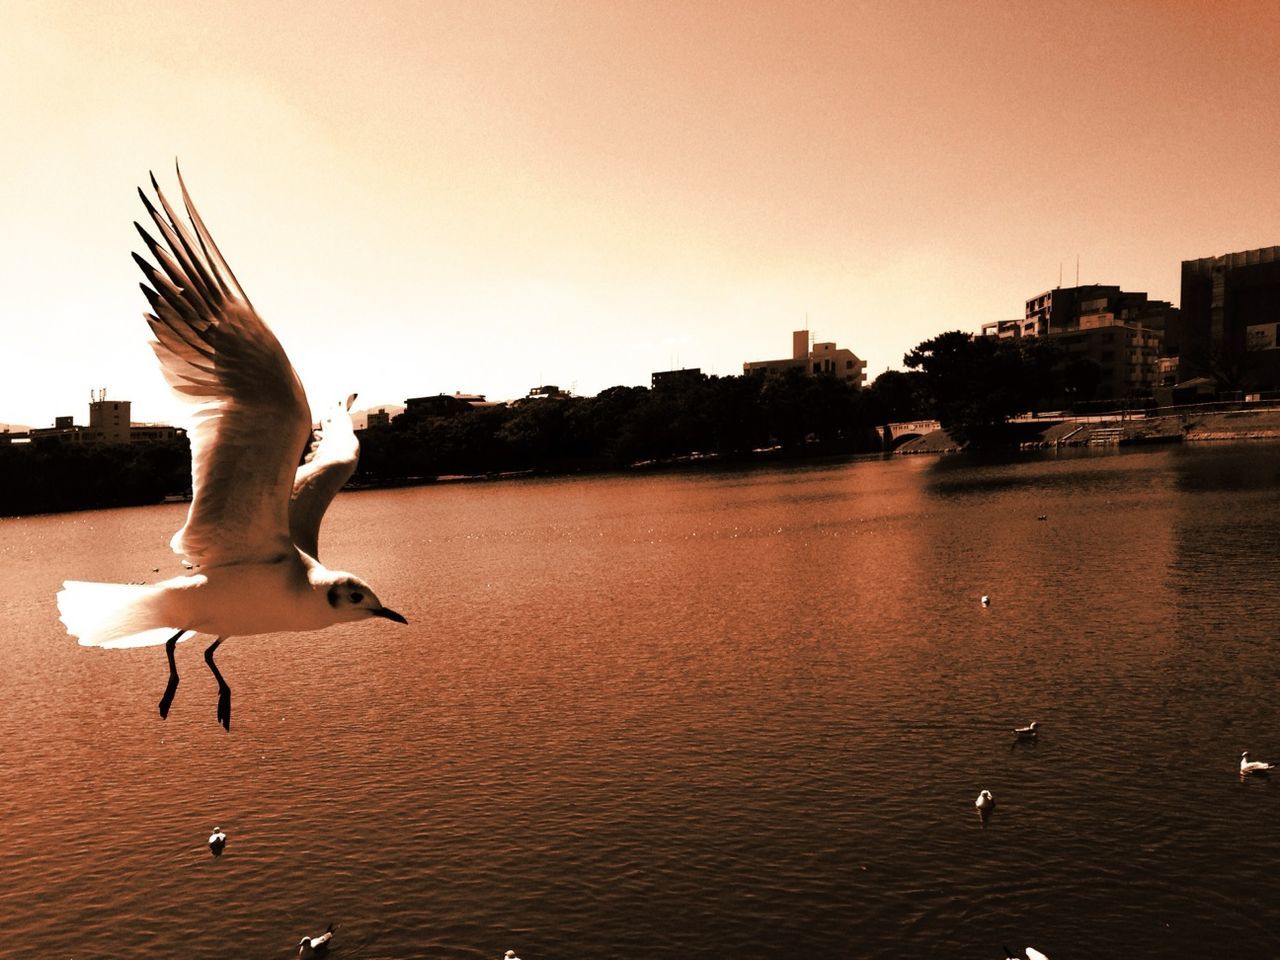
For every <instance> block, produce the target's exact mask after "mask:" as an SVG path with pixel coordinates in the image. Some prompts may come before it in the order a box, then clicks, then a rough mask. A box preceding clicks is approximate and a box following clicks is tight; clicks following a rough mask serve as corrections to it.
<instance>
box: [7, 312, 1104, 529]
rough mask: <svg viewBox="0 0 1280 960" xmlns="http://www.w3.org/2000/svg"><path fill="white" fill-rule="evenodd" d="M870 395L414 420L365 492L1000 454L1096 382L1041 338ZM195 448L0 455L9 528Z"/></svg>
mask: <svg viewBox="0 0 1280 960" xmlns="http://www.w3.org/2000/svg"><path fill="white" fill-rule="evenodd" d="M904 362H905V364H906V366H907V368H908V369H907V370H906V371H899V370H889V371H886V372H885V373H883V374H881V375H880V376H879V377H877V378H876V380H875V381H874V382H873V383H872V384H871V385H870V386H868V387H866V388H865V389H861V390H859V389H857V388H855V387H853V386H851V385H850V384H848V383H845V382H843V381H841V380H837V379H835V378H834V377H825V376H807V375H806V374H805V373H803V372H802V371H799V370H791V371H788V372H786V373H784V374H782V375H768V376H762V375H756V374H753V375H743V376H731V377H696V378H695V377H690V378H688V379H683V380H680V379H677V380H674V381H668V382H666V383H664V384H663V385H662V386H660V387H658V388H656V389H652V390H651V389H649V388H647V387H610V388H609V389H607V390H604V391H602V392H601V393H600V394H599V395H597V396H594V397H569V398H544V399H536V400H526V401H521V402H518V403H515V404H512V405H509V406H494V407H481V408H477V409H459V410H457V411H455V412H454V413H452V414H449V415H441V416H422V415H416V416H415V415H413V414H409V413H405V414H402V415H401V416H399V417H396V418H395V420H393V421H392V422H391V424H390V425H389V426H385V427H375V428H372V429H369V430H365V431H362V433H361V452H360V464H359V467H358V468H357V472H356V480H357V482H363V483H367V484H378V483H394V482H396V481H402V480H417V479H429V478H433V477H440V476H449V475H463V476H475V475H485V474H494V473H505V472H513V471H536V472H541V473H564V472H579V471H596V470H616V469H624V468H627V467H630V466H633V465H636V464H646V463H667V462H672V461H677V460H680V459H682V458H688V457H693V456H697V455H714V456H717V457H720V458H727V459H735V458H747V457H752V456H756V455H758V454H759V452H760V451H763V450H769V451H772V452H776V453H777V454H780V455H782V456H810V455H828V454H853V453H866V452H873V451H879V450H881V449H882V442H881V438H882V436H883V430H882V429H881V428H883V427H884V426H885V425H886V424H889V423H893V422H898V421H908V420H917V419H922V418H931V419H932V418H936V419H937V420H938V421H939V422H941V424H942V425H943V426H944V427H945V428H946V429H947V431H948V433H950V434H951V436H952V437H953V439H955V440H957V441H959V442H961V443H965V444H969V445H972V446H984V445H993V444H999V443H1002V442H1005V441H1006V440H1007V434H1005V433H1003V432H1002V428H1003V426H1004V425H1005V423H1006V422H1007V421H1008V419H1009V418H1010V417H1012V416H1014V415H1015V414H1018V413H1022V412H1024V411H1035V410H1039V409H1043V408H1045V407H1046V405H1049V404H1052V405H1054V406H1058V405H1068V404H1070V403H1072V402H1075V401H1083V400H1088V399H1090V398H1091V397H1092V395H1093V392H1094V390H1095V389H1096V387H1097V384H1098V369H1097V367H1096V365H1094V364H1090V363H1089V362H1087V361H1080V360H1075V359H1071V358H1068V357H1066V356H1065V355H1064V354H1063V353H1062V352H1061V351H1060V350H1058V349H1057V348H1056V347H1055V346H1054V345H1053V344H1051V343H1049V342H1046V341H1043V340H1042V339H1039V338H1024V339H1009V340H1001V339H998V338H994V337H975V336H974V335H973V334H969V333H964V332H962V331H958V330H957V331H951V332H948V333H942V334H939V335H938V336H936V337H933V338H932V339H929V340H926V341H924V342H923V343H921V344H920V345H919V346H917V347H916V348H915V349H914V350H912V351H911V352H910V353H908V354H907V355H906V356H905V357H904ZM190 463H191V461H190V449H189V446H188V444H187V442H186V441H185V440H178V441H173V442H169V443H154V444H125V445H80V444H64V443H58V442H56V441H51V440H50V441H43V442H36V443H29V444H11V445H0V515H3V514H9V515H12V514H23V513H41V512H52V511H58V510H75V509H84V508H92V507H110V506H124V505H131V504H143V503H155V502H158V501H160V500H162V499H163V498H164V497H165V496H167V495H173V494H182V493H186V492H189V491H190V484H191V479H190Z"/></svg>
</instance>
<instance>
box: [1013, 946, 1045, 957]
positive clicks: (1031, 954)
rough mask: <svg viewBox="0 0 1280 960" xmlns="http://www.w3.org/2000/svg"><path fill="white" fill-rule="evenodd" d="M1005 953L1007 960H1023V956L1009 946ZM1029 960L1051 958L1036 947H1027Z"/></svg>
mask: <svg viewBox="0 0 1280 960" xmlns="http://www.w3.org/2000/svg"><path fill="white" fill-rule="evenodd" d="M1004 955H1005V960H1021V958H1020V957H1019V956H1018V955H1017V954H1016V953H1014V952H1013V951H1012V950H1010V949H1009V948H1008V947H1005V948H1004ZM1027 960H1049V958H1048V957H1046V956H1045V955H1044V954H1043V953H1041V952H1040V951H1039V950H1037V949H1036V948H1035V947H1027Z"/></svg>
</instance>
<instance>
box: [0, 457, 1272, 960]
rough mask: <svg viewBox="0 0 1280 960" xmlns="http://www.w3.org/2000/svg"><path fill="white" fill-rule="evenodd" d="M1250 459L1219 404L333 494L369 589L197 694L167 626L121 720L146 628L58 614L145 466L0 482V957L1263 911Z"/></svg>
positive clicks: (1178, 931) (854, 939)
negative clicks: (1020, 442) (884, 457)
mask: <svg viewBox="0 0 1280 960" xmlns="http://www.w3.org/2000/svg"><path fill="white" fill-rule="evenodd" d="M1278 495H1280V445H1243V444H1241V445H1215V446H1206V445H1200V446H1197V447H1194V448H1193V447H1192V446H1190V445H1185V446H1181V445H1180V446H1177V447H1166V448H1159V449H1151V450H1142V451H1135V452H1128V451H1124V452H1121V451H1115V450H1111V451H1104V452H1088V451H1084V452H1070V453H1064V454H1060V455H1053V454H1026V455H1019V456H1017V457H1006V458H1000V459H993V460H989V461H977V460H974V459H971V458H967V457H959V456H957V457H947V458H924V457H920V458H897V459H894V460H890V461H885V462H878V461H870V462H866V461H864V462H852V463H821V464H809V465H788V466H770V467H766V468H756V469H741V470H730V469H725V470H707V471H698V472H674V473H661V474H657V473H655V474H648V475H637V476H620V477H596V478H589V479H553V480H519V481H509V482H507V481H504V482H493V483H483V484H453V485H439V486H431V487H419V488H412V489H398V490H380V491H368V492H358V493H347V494H343V495H341V496H339V498H338V499H337V500H336V501H335V503H334V505H333V507H332V508H331V511H330V516H329V517H328V520H327V522H326V526H325V528H324V531H323V534H322V538H321V550H322V555H323V557H324V559H325V560H326V561H327V562H328V563H329V564H330V565H331V566H338V567H344V568H346V569H349V570H352V571H354V572H356V573H358V574H359V575H361V576H362V577H363V578H365V579H366V580H367V581H369V583H370V584H372V586H373V587H374V589H375V590H376V591H377V593H378V595H379V596H380V597H381V599H382V600H383V602H384V603H386V604H387V605H388V606H390V607H393V608H395V609H397V610H399V611H400V612H402V613H403V614H405V615H406V616H407V617H408V618H409V620H410V625H409V626H407V627H402V626H399V625H397V624H393V623H389V622H386V621H381V620H379V621H375V622H370V623H365V624H360V625H349V626H341V627H334V628H330V629H328V630H325V631H321V632H316V633H309V634H293V635H272V636H265V637H256V638H243V639H231V640H229V641H227V642H226V643H225V644H224V645H223V646H222V648H221V650H220V651H219V665H220V667H221V669H222V671H223V673H224V674H225V675H226V677H227V679H228V681H229V683H230V684H231V687H232V689H233V691H234V697H235V700H234V704H235V713H234V723H233V726H232V730H231V732H230V733H229V734H228V733H225V732H224V731H223V730H222V728H221V727H219V726H218V725H217V723H216V721H215V717H214V707H215V703H216V687H215V685H214V681H213V679H212V678H211V676H210V675H209V673H208V671H207V670H206V669H205V667H204V664H203V662H202V661H201V658H200V652H201V650H202V648H203V646H204V640H203V639H201V640H198V641H195V642H189V643H183V644H180V645H179V647H178V655H179V657H178V661H179V669H180V670H181V672H182V675H183V682H182V685H181V687H180V688H179V691H178V694H177V698H176V700H175V703H174V707H173V711H172V713H171V714H170V716H169V718H168V720H165V721H161V720H160V718H159V717H158V715H157V713H156V702H157V701H158V700H159V697H160V694H161V693H162V692H163V689H164V683H165V679H166V676H167V668H166V666H165V662H164V655H163V651H162V650H160V649H159V648H148V649H142V650H127V651H102V650H95V649H85V648H80V647H78V646H77V645H76V643H75V642H74V641H73V640H71V639H69V638H68V637H67V636H66V634H65V632H64V631H63V629H62V627H61V625H60V624H59V623H58V620H57V611H56V608H55V604H54V594H55V593H56V591H57V589H58V587H59V584H60V582H61V581H62V580H64V579H86V580H118V581H135V580H153V579H159V578H161V577H162V576H168V575H172V574H176V573H178V572H180V569H179V568H178V567H177V564H176V558H174V557H173V555H172V554H171V553H169V551H168V548H167V542H168V538H169V537H170V535H171V534H172V533H173V531H174V530H175V529H176V528H177V527H178V526H180V524H181V521H182V516H183V513H184V511H185V509H186V507H185V505H163V506H157V507H148V508H137V509H121V510H110V511H98V512H90V513H78V514H65V515H59V516H44V517H27V518H17V519H7V520H0V572H2V573H3V580H4V586H5V589H4V590H3V591H0V612H3V614H4V624H5V627H4V631H3V641H2V642H0V676H2V677H3V681H0V682H2V684H3V686H2V687H0V690H3V696H2V697H0V736H2V737H3V740H2V742H3V744H4V747H3V753H2V754H0V815H2V819H0V823H3V824H4V827H5V829H4V836H3V838H2V839H0V956H5V957H10V956H12V957H23V958H45V957H48V958H68V957H70V958H75V960H95V958H141V957H177V956H181V957H184V958H221V957H228V958H232V957H234V958H281V960H283V958H286V957H292V956H296V954H297V947H298V940H299V938H300V937H301V936H302V935H303V934H308V933H309V934H318V933H319V932H320V931H321V930H323V929H324V928H325V926H326V925H327V924H328V923H330V922H333V923H336V924H338V932H337V938H336V939H335V948H334V950H333V951H332V952H331V954H330V956H333V957H334V958H335V960H342V958H355V957H360V958H362V960H378V958H419V957H421V958H439V960H448V958H492V960H496V958H498V957H500V956H501V955H502V953H503V951H504V950H506V949H508V948H512V949H515V950H516V952H517V953H518V954H519V955H520V956H521V957H522V958H523V960H575V958H583V960H585V958H589V957H601V956H617V957H637V958H639V957H644V958H673V960H676V958H679V960H693V958H701V957H708V958H709V957H722V956H734V957H744V958H815V960H816V958H827V957H833V956H840V957H849V958H854V960H857V958H895V960H897V958H913V957H919V958H964V957H973V958H992V960H998V958H1000V957H1002V956H1003V954H1002V953H1001V952H1000V945H1001V944H1004V943H1008V944H1010V945H1011V946H1014V947H1016V948H1019V949H1020V948H1021V947H1022V946H1024V945H1026V944H1030V945H1032V946H1035V947H1037V948H1038V949H1040V950H1042V951H1044V952H1046V953H1047V954H1048V955H1049V956H1050V957H1053V958H1054V960H1069V958H1112V957H1122V956H1133V957H1142V958H1189V957H1190V958H1208V957H1223V956H1227V955H1228V954H1230V953H1232V951H1237V952H1238V954H1239V955H1242V956H1259V957H1266V956H1280V870H1278V869H1277V868H1276V864H1277V862H1280V776H1276V777H1273V778H1270V779H1268V778H1265V777H1258V778H1252V779H1249V780H1243V781H1242V780H1241V779H1240V778H1239V776H1238V775H1237V766H1238V762H1239V756H1240V752H1241V751H1242V750H1246V749H1247V750H1249V751H1250V752H1251V754H1252V755H1253V756H1255V757H1257V758H1261V759H1275V760H1280V724H1278V723H1277V700H1278V699H1280V657H1278V656H1277V647H1278V644H1280V640H1278V637H1277V633H1278V630H1280V589H1277V585H1280V511H1277V502H1278ZM157 567H158V568H160V572H154V568H157ZM984 594H986V595H989V596H990V598H991V604H990V606H987V607H984V606H983V605H982V604H981V603H980V602H979V598H980V597H981V596H982V595H984ZM1031 720H1038V721H1040V723H1041V735H1040V737H1039V739H1038V741H1037V742H1035V743H1029V744H1017V743H1015V742H1014V739H1013V736H1012V733H1011V728H1012V727H1013V726H1015V725H1021V724H1025V723H1027V722H1029V721H1031ZM984 788H985V789H989V790H991V791H992V793H993V794H994V795H995V798H996V801H997V805H996V808H995V811H994V814H993V815H992V816H991V817H990V818H989V819H988V820H986V821H985V822H984V821H983V820H982V819H981V818H979V817H978V816H977V814H976V811H975V808H974V798H975V797H976V796H977V794H978V792H979V790H981V789H984ZM214 826H220V827H222V828H223V829H224V830H225V831H226V832H227V833H228V835H229V841H228V844H227V847H226V851H225V853H224V854H223V855H222V856H221V857H220V858H217V859H215V858H213V857H212V856H211V855H210V852H209V850H208V848H207V847H206V846H205V838H206V837H207V836H208V834H209V833H210V831H211V830H212V829H213V827H214Z"/></svg>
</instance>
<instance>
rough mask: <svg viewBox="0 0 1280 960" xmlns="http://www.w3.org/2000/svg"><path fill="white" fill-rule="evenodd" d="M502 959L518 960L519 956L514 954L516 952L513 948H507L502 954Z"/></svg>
mask: <svg viewBox="0 0 1280 960" xmlns="http://www.w3.org/2000/svg"><path fill="white" fill-rule="evenodd" d="M502 960H520V958H519V957H517V956H516V952H515V951H514V950H508V951H507V952H506V953H504V954H503V955H502Z"/></svg>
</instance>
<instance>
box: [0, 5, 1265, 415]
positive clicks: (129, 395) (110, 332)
mask: <svg viewBox="0 0 1280 960" xmlns="http://www.w3.org/2000/svg"><path fill="white" fill-rule="evenodd" d="M1215 6H1216V5H1215ZM0 37H2V38H3V39H0V50H2V51H3V54H4V55H3V56H0V88H2V89H3V90H4V91H5V95H4V106H3V109H0V140H2V141H3V143H4V148H3V150H0V323H2V324H3V334H2V336H0V421H3V422H16V423H25V424H32V425H37V426H40V425H47V424H49V423H51V422H52V420H53V417H54V416H55V415H58V414H74V415H75V417H76V420H77V422H85V418H86V414H87V408H86V404H87V402H88V399H89V391H90V390H91V389H94V388H106V389H107V391H108V397H109V398H116V399H131V400H133V402H134V406H133V414H134V419H135V420H165V419H171V418H175V417H178V416H179V415H180V412H181V411H180V405H178V404H176V403H174V402H173V401H172V400H171V399H170V397H169V395H168V391H167V388H166V387H165V386H164V383H163V381H162V379H161V377H160V375H159V372H158V369H157V365H156V363H155V360H154V358H153V356H152V354H151V351H150V350H149V348H148V347H147V340H148V339H149V331H148V330H147V328H146V325H145V323H144V322H143V320H142V318H141V313H142V311H143V309H144V308H145V306H146V304H145V301H144V299H143V297H142V294H141V293H140V292H139V290H138V288H137V281H138V280H139V279H140V275H139V274H138V271H137V269H136V268H135V267H134V265H133V264H132V262H131V261H130V259H129V253H130V251H133V250H137V249H139V248H140V243H139V241H138V239H137V236H136V234H135V233H134V230H133V227H132V221H133V220H134V219H141V218H142V216H143V210H142V207H141V204H140V202H139V201H138V199H137V196H136V194H135V192H134V188H135V187H136V186H139V185H141V184H143V183H144V182H145V181H146V176H147V172H148V171H149V170H154V171H155V172H156V175H157V177H158V178H159V180H160V182H161V185H162V187H166V188H168V187H173V192H174V193H175V194H176V192H177V191H176V179H175V177H174V173H173V163H174V158H175V157H177V158H179V159H180V161H181V163H182V169H183V174H184V176H185V178H186V180H187V184H188V186H189V188H190V189H191V192H192V195H193V198H194V199H195V201H196V203H197V205H198V206H199V208H200V211H201V214H202V216H203V217H204V219H205V221H206V223H207V224H208V225H209V227H210V229H211V231H212V232H213V235H214V237H215V238H216V239H217V241H218V243H219V245H220V246H221V248H222V250H223V252H224V254H225V255H226V256H227V259H228V261H229V262H230V263H231V265H232V267H233V269H234V270H235V271H236V273H237V275H238V276H239V278H240V281H241V283H242V284H243V286H244V288H245V289H246V291H247V292H248V294H249V296H250V297H251V298H252V299H253V301H254V304H255V306H256V307H257V308H258V310H259V312H260V313H261V314H262V315H263V317H264V318H265V319H266V321H267V322H268V324H270V325H271V326H272V328H273V329H274V330H275V332H276V334H277V335H278V336H279V338H280V340H281V342H282V343H283V344H284V346H285V349H286V350H287V351H288V352H289V355H290V357H291V359H292V360H293V363H294V365H295V367H296V368H297V369H298V371H299V373H300V375H301V377H302V379H303V382H304V383H305V384H306V385H307V389H308V392H309V394H310V396H311V401H312V405H313V408H315V407H317V406H319V405H320V404H321V403H328V402H329V401H330V399H333V398H337V397H339V396H345V395H346V394H347V393H349V392H351V391H353V390H354V391H359V392H360V394H361V402H360V405H361V406H364V405H366V404H368V403H378V402H401V401H403V400H404V398H406V397H410V396H420V395H424V394H433V393H441V392H444V393H452V392H453V391H462V392H476V393H484V394H487V395H488V396H489V397H490V398H491V399H510V398H512V397H516V396H519V395H522V394H524V393H526V392H527V391H528V389H529V388H530V387H532V386H535V385H537V384H539V383H555V384H559V385H560V386H562V387H566V388H572V389H573V390H574V391H575V392H577V393H579V394H583V395H591V394H594V393H596V392H598V391H599V390H601V389H603V388H605V387H608V386H612V385H615V384H645V385H647V384H648V382H649V375H650V373H651V372H652V371H655V370H663V369H669V368H671V367H675V366H697V367H701V368H702V369H703V370H704V371H705V372H708V373H714V374H721V375H724V374H740V373H741V372H742V363H743V361H745V360H760V359H770V358H774V357H781V356H786V355H787V354H788V353H789V350H790V343H791V338H790V334H791V331H792V330H795V329H800V328H802V327H804V326H805V325H806V322H807V325H808V327H809V328H810V330H811V331H812V332H813V334H814V336H815V337H816V338H817V339H819V340H834V341H836V342H837V343H838V344H839V345H840V346H845V347H849V348H850V349H852V350H853V351H854V352H855V353H856V354H858V355H859V356H860V357H862V358H863V359H865V360H866V361H867V363H868V369H867V372H868V377H869V378H874V376H875V375H876V374H878V373H880V372H882V371H884V370H885V369H886V368H888V367H900V366H901V363H902V355H903V353H904V352H905V351H907V350H909V349H910V348H911V347H912V346H914V345H915V344H916V343H918V342H919V341H921V340H922V339H925V338H927V337H929V336H932V335H933V334H935V333H938V332H940V331H943V330H947V329H955V328H960V329H966V330H973V331H976V330H977V329H978V328H979V327H980V326H981V325H982V324H983V323H985V322H988V321H992V320H1000V319H1007V318H1010V317H1016V316H1021V315H1022V310H1023V301H1024V300H1025V299H1027V298H1028V297H1030V296H1032V295H1034V294H1036V293H1038V292H1041V291H1043V290H1046V289H1048V288H1050V287H1053V286H1055V285H1056V284H1057V283H1058V280H1059V271H1060V270H1061V276H1062V279H1063V281H1064V283H1065V284H1066V285H1071V284H1073V283H1074V280H1075V272H1076V258H1077V256H1079V261H1080V279H1081V281H1082V282H1099V283H1114V284H1119V285H1121V286H1123V287H1124V288H1126V289H1134V290H1145V291H1147V292H1148V293H1150V294H1151V295H1152V296H1154V297H1158V298H1161V299H1168V300H1172V301H1174V302H1175V304H1176V303H1177V301H1178V297H1179V290H1178V284H1179V270H1180V261H1181V260H1183V259H1191V258H1194V257H1202V256H1211V255H1216V254H1220V253H1225V252H1228V251H1232V250H1244V249H1250V248H1254V247H1261V246H1269V245H1273V244H1280V189H1278V188H1277V182H1278V181H1277V176H1276V173H1277V166H1278V165H1280V109H1277V107H1276V98H1277V94H1276V91H1277V90H1280V5H1276V4H1272V3H1236V4H1231V5H1228V6H1223V7H1222V8H1221V11H1218V10H1215V9H1212V7H1211V6H1210V5H1209V4H1202V3H1198V2H1185V3H1183V2H1167V3H1156V2H1131V3H1124V2H1117V0H1110V2H1105V3H1092V2H1083V3H1082V2H1071V3H1062V4H1050V3H1039V2H1030V0H1026V2H998V0H970V2H960V0H955V2H909V0H884V2H878V3H860V2H846V3H836V2H829V3H825V2H824V3H803V2H801V3H796V2H785V3H784V2H780V0H779V2H775V3H755V2H733V3H729V2H698V0H678V2H665V0H644V2H640V0H634V2H624V0H615V2H572V3H556V2H525V3H515V2H501V3H488V2H478V0H458V2H454V0H438V2H420V3H410V2H399V3H372V2H362V3H358V4H356V3H262V2H260V0H254V2H244V3H240V2H214V3H210V2H201V3H182V2H177V3H163V4H162V3H128V2H105V0H104V2H67V3H58V2H49V0H41V2H29V3H28V2H15V0H0ZM806 317H807V321H806Z"/></svg>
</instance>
